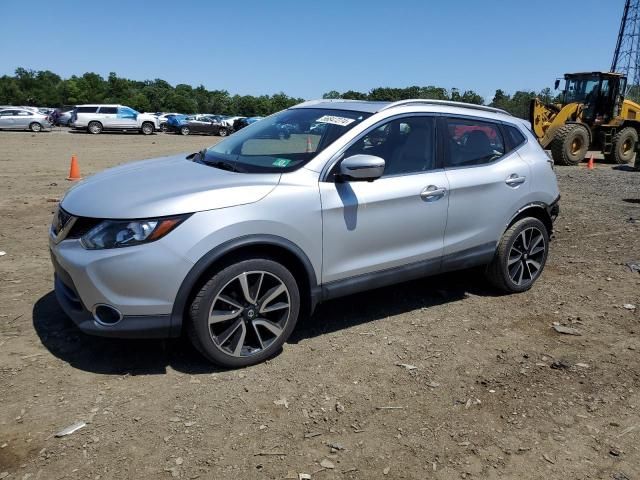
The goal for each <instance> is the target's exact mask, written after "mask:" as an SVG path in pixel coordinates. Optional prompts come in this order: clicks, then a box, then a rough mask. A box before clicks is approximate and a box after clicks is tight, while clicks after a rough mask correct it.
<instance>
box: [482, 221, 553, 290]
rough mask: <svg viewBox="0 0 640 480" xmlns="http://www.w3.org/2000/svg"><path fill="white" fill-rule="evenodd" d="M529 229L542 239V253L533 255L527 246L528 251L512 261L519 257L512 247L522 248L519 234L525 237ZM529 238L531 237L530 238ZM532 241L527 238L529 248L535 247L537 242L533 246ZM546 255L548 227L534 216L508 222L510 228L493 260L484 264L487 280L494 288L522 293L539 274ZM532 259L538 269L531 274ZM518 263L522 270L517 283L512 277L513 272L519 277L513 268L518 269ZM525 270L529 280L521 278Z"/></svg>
mask: <svg viewBox="0 0 640 480" xmlns="http://www.w3.org/2000/svg"><path fill="white" fill-rule="evenodd" d="M531 231H533V232H539V233H540V235H541V237H542V240H543V241H544V245H543V247H544V249H543V250H542V252H541V253H535V256H534V254H533V253H531V248H529V251H528V252H527V253H526V254H524V255H522V256H520V258H519V259H518V260H517V261H514V259H516V258H518V255H517V254H516V253H515V252H514V249H515V251H518V250H522V248H521V245H522V243H521V242H522V236H521V235H523V234H524V236H525V238H526V237H527V236H528V234H529V232H531ZM531 238H533V237H530V239H531ZM533 243H534V242H532V241H531V240H530V241H529V247H532V246H533V247H535V248H536V249H537V248H538V246H539V244H535V245H532V244H533ZM525 247H526V245H525ZM548 255H549V232H548V231H547V227H546V226H545V225H544V223H542V222H541V221H540V220H538V219H537V218H533V217H526V218H522V219H520V220H518V221H517V222H516V223H514V224H513V225H511V227H509V228H508V229H507V231H506V232H504V234H503V235H502V238H501V239H500V243H499V244H498V248H497V249H496V253H495V255H494V257H493V260H492V261H491V263H490V264H489V265H488V267H487V270H486V277H487V280H489V282H490V283H491V284H492V285H493V286H494V287H496V288H498V289H499V290H502V291H503V292H507V293H519V292H525V291H527V290H529V289H530V288H531V287H532V286H533V284H534V283H535V281H536V280H537V279H538V278H539V277H540V275H541V274H542V271H543V270H544V266H545V264H546V262H547V257H548ZM531 262H534V263H538V264H539V268H538V269H537V270H536V272H535V274H532V273H531V267H532V266H533V263H531ZM525 264H526V265H525ZM518 265H520V268H521V269H522V272H523V274H522V276H521V277H520V280H521V282H520V283H518V282H517V281H516V280H515V279H514V278H512V277H513V276H514V275H515V277H516V278H517V277H518V276H519V271H520V270H516V269H517V268H518ZM527 271H528V273H529V277H530V278H529V279H525V278H524V277H525V273H527Z"/></svg>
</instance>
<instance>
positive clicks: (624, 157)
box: [604, 127, 638, 164]
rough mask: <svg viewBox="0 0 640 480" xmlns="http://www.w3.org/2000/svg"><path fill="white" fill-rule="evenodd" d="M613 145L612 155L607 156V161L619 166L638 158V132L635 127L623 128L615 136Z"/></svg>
mask: <svg viewBox="0 0 640 480" xmlns="http://www.w3.org/2000/svg"><path fill="white" fill-rule="evenodd" d="M612 143H613V148H612V150H611V153H609V154H607V155H605V157H604V158H605V160H607V161H609V162H613V163H617V164H624V163H629V162H631V161H633V159H634V158H635V156H636V144H637V143H638V132H637V131H636V129H635V128H633V127H626V128H623V129H622V130H620V131H619V132H618V133H616V134H615V136H614V137H613V141H612Z"/></svg>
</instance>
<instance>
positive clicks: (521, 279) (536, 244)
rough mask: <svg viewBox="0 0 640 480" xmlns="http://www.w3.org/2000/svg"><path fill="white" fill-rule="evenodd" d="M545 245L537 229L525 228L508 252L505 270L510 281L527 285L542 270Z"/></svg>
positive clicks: (542, 236)
mask: <svg viewBox="0 0 640 480" xmlns="http://www.w3.org/2000/svg"><path fill="white" fill-rule="evenodd" d="M546 249H547V245H546V242H545V239H544V235H543V234H542V232H541V231H540V230H538V228H536V227H529V228H525V229H524V230H523V231H522V232H520V234H518V236H517V237H516V240H515V241H514V242H513V245H512V246H511V250H510V251H509V259H508V261H507V269H508V271H509V278H511V281H512V282H513V283H514V284H516V285H518V286H520V285H528V284H530V283H533V281H534V280H535V279H536V278H537V277H538V275H539V274H540V272H541V270H542V266H543V263H544V257H545V255H546Z"/></svg>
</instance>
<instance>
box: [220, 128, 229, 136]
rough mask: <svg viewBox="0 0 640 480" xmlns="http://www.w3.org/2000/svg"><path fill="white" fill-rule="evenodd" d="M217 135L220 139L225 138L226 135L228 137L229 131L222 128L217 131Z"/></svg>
mask: <svg viewBox="0 0 640 480" xmlns="http://www.w3.org/2000/svg"><path fill="white" fill-rule="evenodd" d="M218 135H220V136H221V137H226V136H227V135H229V130H227V129H226V128H224V127H222V128H221V129H220V130H218Z"/></svg>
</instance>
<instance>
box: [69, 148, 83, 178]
mask: <svg viewBox="0 0 640 480" xmlns="http://www.w3.org/2000/svg"><path fill="white" fill-rule="evenodd" d="M67 180H71V181H72V182H75V181H76V180H82V177H81V176H80V167H79V166H78V158H77V157H76V155H75V154H73V155H71V167H70V168H69V176H68V177H67Z"/></svg>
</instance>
